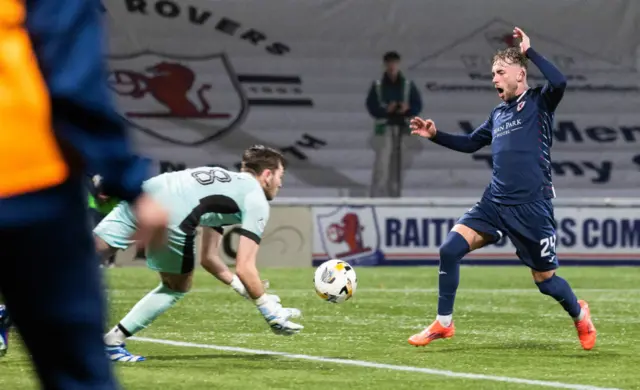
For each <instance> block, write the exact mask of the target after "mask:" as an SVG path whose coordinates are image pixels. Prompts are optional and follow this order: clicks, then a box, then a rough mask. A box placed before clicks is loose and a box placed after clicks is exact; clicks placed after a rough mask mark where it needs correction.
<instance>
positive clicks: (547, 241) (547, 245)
mask: <svg viewBox="0 0 640 390" xmlns="http://www.w3.org/2000/svg"><path fill="white" fill-rule="evenodd" d="M540 246H541V247H542V248H541V249H540V257H541V258H545V257H549V256H551V259H549V261H550V262H551V261H553V259H554V257H555V256H554V255H553V254H555V252H556V235H555V234H554V235H553V236H549V237H545V238H543V239H542V240H540ZM551 251H553V254H552V252H551Z"/></svg>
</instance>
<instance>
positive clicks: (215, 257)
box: [200, 226, 280, 302]
mask: <svg viewBox="0 0 640 390" xmlns="http://www.w3.org/2000/svg"><path fill="white" fill-rule="evenodd" d="M223 233H224V231H223V230H222V228H221V227H210V226H202V244H201V245H200V264H201V265H202V268H204V269H205V270H207V272H209V273H210V274H211V275H213V276H214V277H215V278H216V279H218V280H219V281H221V282H222V283H224V284H226V285H229V286H231V288H233V290H234V291H235V292H237V293H238V294H239V295H240V296H242V297H244V298H246V299H251V297H250V296H249V293H248V292H247V289H246V288H245V287H244V284H242V281H241V280H240V278H239V277H238V275H236V274H234V273H233V272H232V271H231V270H230V269H229V267H228V266H227V264H225V262H224V261H223V260H222V258H221V257H220V244H221V243H222V237H223ZM261 283H262V286H263V287H264V288H265V289H266V288H268V285H269V281H267V280H263V281H261ZM269 295H270V296H271V297H272V298H273V299H275V300H276V301H278V302H280V297H278V296H277V295H273V294H269Z"/></svg>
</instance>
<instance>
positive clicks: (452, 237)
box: [409, 201, 501, 346]
mask: <svg viewBox="0 0 640 390" xmlns="http://www.w3.org/2000/svg"><path fill="white" fill-rule="evenodd" d="M498 220H499V217H498V211H497V209H496V207H495V205H494V204H492V203H491V202H485V201H482V202H479V203H478V204H476V205H475V206H474V207H473V208H471V209H470V210H469V211H468V212H467V213H466V214H465V215H463V216H462V217H461V218H460V220H458V223H457V224H456V225H455V226H454V227H453V229H451V231H450V232H449V234H448V235H447V238H446V239H445V241H444V243H443V244H442V245H441V246H440V267H439V270H438V315H437V317H436V320H435V321H434V322H433V323H432V324H431V325H430V326H429V327H427V328H426V329H425V330H423V331H422V332H420V333H418V334H415V335H413V336H411V337H410V338H409V344H412V345H416V346H424V345H427V344H429V343H430V342H431V341H433V340H436V339H439V338H450V337H452V336H453V335H454V333H455V327H454V326H453V306H454V303H455V298H456V291H457V290H458V285H459V283H460V261H461V260H462V258H463V257H464V256H465V255H466V254H467V253H469V252H470V251H473V250H476V249H479V248H482V247H483V246H485V245H487V244H490V243H492V242H495V241H497V240H498V239H500V237H501V233H500V230H499V227H498V222H497V221H498Z"/></svg>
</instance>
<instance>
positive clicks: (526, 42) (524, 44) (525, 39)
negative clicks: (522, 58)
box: [513, 27, 531, 54]
mask: <svg viewBox="0 0 640 390" xmlns="http://www.w3.org/2000/svg"><path fill="white" fill-rule="evenodd" d="M513 37H514V38H516V39H520V51H521V52H522V54H524V53H526V51H527V49H529V48H530V47H531V40H530V39H529V36H528V35H527V34H525V33H524V31H522V30H521V29H520V28H519V27H514V28H513Z"/></svg>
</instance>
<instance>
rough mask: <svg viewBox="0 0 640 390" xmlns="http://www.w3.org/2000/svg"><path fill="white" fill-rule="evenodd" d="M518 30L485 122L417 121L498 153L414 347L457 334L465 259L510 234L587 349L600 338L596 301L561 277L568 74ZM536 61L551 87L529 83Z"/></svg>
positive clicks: (495, 71) (449, 246) (450, 140)
mask: <svg viewBox="0 0 640 390" xmlns="http://www.w3.org/2000/svg"><path fill="white" fill-rule="evenodd" d="M513 36H514V38H516V39H518V40H519V41H520V44H519V47H509V48H507V49H505V50H501V51H499V52H498V53H496V54H495V56H494V57H493V66H492V69H491V73H492V75H493V84H494V86H495V88H496V90H497V92H498V96H499V97H500V99H501V100H502V102H501V103H500V104H499V105H498V106H496V107H495V108H494V109H493V110H492V111H491V114H490V115H489V117H488V118H487V119H486V121H485V122H484V123H483V124H482V125H481V126H480V127H478V128H477V129H475V130H474V131H473V132H472V133H471V134H468V135H452V134H447V133H444V132H442V131H440V130H437V129H436V126H435V123H434V122H433V121H432V120H430V119H427V120H424V119H421V118H414V119H412V121H411V130H412V134H414V135H418V136H421V137H424V138H428V139H430V140H431V141H432V142H434V143H436V144H439V145H441V146H444V147H446V148H449V149H452V150H456V151H459V152H463V153H473V152H475V151H477V150H479V149H480V148H482V147H484V146H487V145H491V153H492V157H493V173H492V178H491V183H490V184H489V186H488V187H487V189H486V190H485V192H484V194H483V196H482V199H481V200H480V202H478V203H477V204H476V205H475V206H473V207H472V208H471V209H470V210H469V211H468V212H467V213H466V214H464V215H463V216H462V217H461V218H460V219H459V220H458V222H457V224H456V225H455V226H454V227H453V229H452V230H451V231H450V232H449V234H448V236H447V238H446V240H445V242H444V244H443V245H442V246H441V247H440V270H439V294H438V315H437V317H436V320H435V321H434V322H433V323H432V324H431V325H430V326H429V327H427V328H426V329H425V330H424V331H422V332H420V333H418V334H415V335H413V336H411V337H410V338H409V343H410V344H412V345H416V346H424V345H427V344H429V343H430V342H431V341H433V340H436V339H440V338H450V337H453V335H454V333H455V327H454V324H453V321H452V314H453V304H454V300H455V295H456V290H457V288H458V284H459V280H460V273H459V270H460V260H461V259H462V258H463V257H464V256H465V255H466V254H467V253H469V252H470V251H473V250H476V249H479V248H482V247H483V246H485V245H488V244H491V243H494V242H496V241H498V240H499V239H500V238H502V236H503V235H506V236H507V237H509V239H510V240H511V242H512V243H513V244H514V245H515V247H516V249H517V251H516V255H517V256H518V257H519V258H520V260H521V261H522V262H523V263H524V264H525V265H527V266H528V267H529V268H530V269H531V273H532V275H533V280H534V281H535V283H536V285H537V286H538V289H539V290H540V292H541V293H543V294H545V295H549V296H551V297H553V298H554V299H555V300H556V301H558V303H560V305H562V307H563V308H564V309H565V310H566V311H567V313H568V314H569V316H571V318H572V319H573V321H574V324H575V326H576V329H577V331H578V337H579V339H580V343H581V344H582V347H583V348H584V349H586V350H590V349H591V348H593V346H594V345H595V342H596V329H595V327H594V326H593V323H592V321H591V315H590V311H589V306H588V305H587V303H586V302H585V301H582V300H578V299H577V298H576V296H575V294H574V293H573V291H572V289H571V287H570V286H569V284H568V283H567V281H566V280H564V279H563V278H561V277H560V276H558V275H556V269H557V268H558V259H557V257H556V223H555V219H554V214H553V204H552V202H551V199H552V198H554V197H555V192H554V189H553V183H552V181H551V161H550V160H551V157H550V148H551V144H552V130H551V129H552V125H553V116H554V112H555V110H556V107H557V106H558V104H559V103H560V101H561V100H562V97H563V95H564V91H565V88H566V85H567V80H566V78H565V76H564V75H563V74H562V73H561V72H560V70H558V69H557V68H556V67H555V66H554V65H553V64H552V63H550V62H549V61H548V60H547V59H545V58H544V57H543V56H541V55H540V54H538V53H537V52H536V51H535V50H534V49H533V48H532V47H531V44H530V40H529V37H528V36H527V35H526V34H525V33H524V32H523V31H522V30H521V29H519V28H517V27H516V28H514V30H513ZM529 60H530V61H531V62H533V64H535V65H536V66H537V67H538V69H540V72H541V73H542V74H543V75H544V77H545V78H546V83H545V85H544V86H541V87H535V88H531V87H529V86H528V84H527V63H528V61H529Z"/></svg>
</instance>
